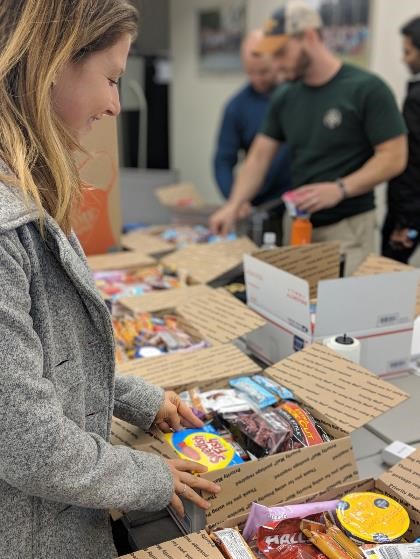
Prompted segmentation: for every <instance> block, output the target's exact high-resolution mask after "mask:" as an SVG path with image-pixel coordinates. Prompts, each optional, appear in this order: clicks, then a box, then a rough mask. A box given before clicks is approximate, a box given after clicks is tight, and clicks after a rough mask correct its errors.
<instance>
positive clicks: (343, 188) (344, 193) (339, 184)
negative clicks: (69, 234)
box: [335, 179, 349, 200]
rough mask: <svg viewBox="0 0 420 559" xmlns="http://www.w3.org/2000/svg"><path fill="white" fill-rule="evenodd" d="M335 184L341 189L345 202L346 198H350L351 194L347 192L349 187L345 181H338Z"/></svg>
mask: <svg viewBox="0 0 420 559" xmlns="http://www.w3.org/2000/svg"><path fill="white" fill-rule="evenodd" d="M335 182H336V184H337V185H338V186H339V187H340V190H341V194H342V195H343V198H342V199H343V200H345V199H346V198H349V193H348V192H347V187H346V185H345V182H344V181H343V179H336V181H335Z"/></svg>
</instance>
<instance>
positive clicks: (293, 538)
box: [255, 515, 325, 559]
mask: <svg viewBox="0 0 420 559" xmlns="http://www.w3.org/2000/svg"><path fill="white" fill-rule="evenodd" d="M312 518H313V520H315V521H317V522H319V521H322V515H318V516H313V517H312ZM300 522H301V519H300V518H293V519H286V520H280V521H279V522H271V523H269V524H267V525H264V526H260V527H259V528H258V530H257V534H256V536H255V540H256V546H257V548H258V550H259V552H260V557H264V558H265V559H325V556H324V555H323V554H322V552H320V551H319V550H318V549H317V548H316V547H314V546H313V545H312V544H311V542H310V541H309V540H308V538H307V537H306V536H305V535H304V534H303V533H302V532H301V530H300Z"/></svg>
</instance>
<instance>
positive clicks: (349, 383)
mask: <svg viewBox="0 0 420 559" xmlns="http://www.w3.org/2000/svg"><path fill="white" fill-rule="evenodd" d="M267 374H269V375H270V376H271V377H273V378H274V379H275V380H277V381H278V382H280V383H281V384H283V385H285V386H287V387H289V388H290V389H291V390H293V391H294V393H295V395H296V397H297V398H298V399H299V400H301V401H302V402H303V403H304V404H306V405H308V406H310V407H311V409H313V410H315V411H316V412H320V413H321V414H322V416H323V417H325V418H326V419H327V420H330V421H331V422H332V423H333V424H334V425H336V426H337V427H338V429H339V430H341V432H342V433H343V434H349V433H351V432H353V431H355V430H356V429H358V428H359V427H362V426H363V425H365V424H366V423H368V422H369V421H371V420H372V419H374V418H375V417H378V416H380V415H382V414H383V413H384V412H386V411H388V410H389V409H391V408H394V407H395V406H397V405H398V404H400V403H401V402H404V400H406V399H407V398H408V395H407V394H406V393H405V392H403V391H402V390H399V389H398V388H397V387H395V386H394V385H392V384H390V383H388V382H385V381H383V380H381V379H379V378H378V377H377V376H375V375H373V374H372V373H370V372H369V371H367V370H366V369H364V368H363V367H361V366H360V365H357V364H355V363H353V362H352V361H349V360H347V359H343V358H342V357H341V356H339V355H338V354H337V353H335V352H334V351H332V350H330V349H328V348H327V347H325V346H323V345H321V344H313V345H311V346H309V347H307V348H305V349H303V350H302V351H299V352H297V353H295V354H293V355H291V356H290V357H288V358H286V359H283V360H282V361H280V362H279V363H276V364H275V365H273V366H272V367H270V368H269V369H267Z"/></svg>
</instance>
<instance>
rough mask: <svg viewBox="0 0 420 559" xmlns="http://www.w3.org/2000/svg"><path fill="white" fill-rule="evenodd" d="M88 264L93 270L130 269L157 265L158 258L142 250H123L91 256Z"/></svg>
mask: <svg viewBox="0 0 420 559" xmlns="http://www.w3.org/2000/svg"><path fill="white" fill-rule="evenodd" d="M88 264H89V267H90V269H91V270H92V271H94V272H98V271H103V270H128V269H130V268H143V267H146V266H154V265H156V260H155V259H154V258H151V257H150V256H147V255H146V254H143V253H141V252H135V251H121V252H110V253H109V254H100V255H97V256H89V257H88Z"/></svg>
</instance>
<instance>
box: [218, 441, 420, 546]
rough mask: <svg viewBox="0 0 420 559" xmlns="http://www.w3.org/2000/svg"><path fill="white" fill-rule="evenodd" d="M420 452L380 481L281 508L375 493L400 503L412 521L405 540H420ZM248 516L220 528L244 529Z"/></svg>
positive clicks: (356, 484) (320, 494)
mask: <svg viewBox="0 0 420 559" xmlns="http://www.w3.org/2000/svg"><path fill="white" fill-rule="evenodd" d="M419 477H420V450H416V451H415V452H414V453H413V454H411V455H410V456H409V457H408V458H405V459H404V460H402V461H401V462H399V463H398V464H396V465H395V466H393V467H392V468H391V469H390V470H388V471H387V472H385V473H383V474H382V475H381V476H380V477H379V478H378V479H377V480H374V479H372V478H371V479H363V480H358V481H354V482H350V483H345V484H340V485H337V486H334V487H330V488H328V489H327V490H322V491H317V492H314V493H312V494H310V495H306V496H305V497H304V498H302V497H298V498H295V499H290V500H287V501H284V502H281V505H286V504H288V505H290V504H298V503H312V502H317V501H329V500H334V499H340V498H341V497H343V496H344V495H346V494H347V493H352V492H357V491H373V492H378V493H382V494H385V495H388V497H391V498H392V499H395V500H396V501H397V502H398V503H400V504H401V505H402V506H403V507H404V508H405V509H406V510H407V512H408V514H409V516H410V520H411V524H410V529H409V531H408V532H407V536H406V539H407V540H408V541H412V540H414V539H415V538H418V537H420V491H419V489H420V484H419ZM246 518H247V515H238V516H237V517H234V518H231V519H229V520H227V521H226V522H222V523H221V524H220V527H221V528H222V527H223V528H227V527H234V526H243V525H244V524H245V522H246Z"/></svg>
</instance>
